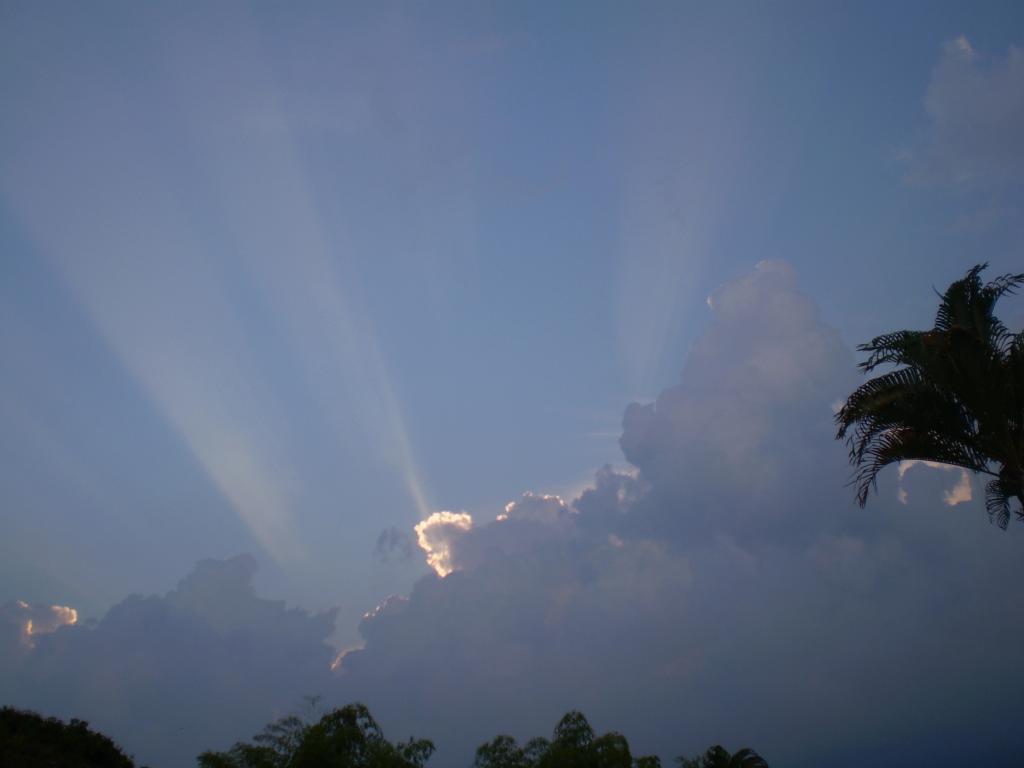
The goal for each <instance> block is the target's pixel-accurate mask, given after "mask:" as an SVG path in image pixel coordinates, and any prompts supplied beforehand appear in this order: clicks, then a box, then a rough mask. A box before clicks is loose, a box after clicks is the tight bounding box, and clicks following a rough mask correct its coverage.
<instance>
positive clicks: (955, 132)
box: [909, 35, 1024, 185]
mask: <svg viewBox="0 0 1024 768" xmlns="http://www.w3.org/2000/svg"><path fill="white" fill-rule="evenodd" d="M925 110H926V113H927V116H928V127H927V134H926V136H925V138H924V140H923V142H922V144H921V146H920V147H918V148H917V149H915V150H914V151H913V153H911V155H910V157H909V159H910V168H909V178H910V180H912V181H915V182H919V183H926V184H953V185H968V184H986V185H987V184H993V183H1002V182H1007V181H1009V182H1020V180H1021V173H1022V171H1024V51H1022V50H1021V49H1020V48H1016V47H1014V46H1011V47H1010V49H1009V51H1008V52H1007V53H1006V56H1005V57H999V58H995V59H993V58H990V57H987V56H986V55H984V54H983V53H981V52H979V51H977V50H975V48H974V46H972V45H971V43H970V41H969V40H968V39H967V38H966V37H964V36H963V35H961V36H960V37H958V38H956V39H955V40H951V41H950V42H948V43H946V45H945V46H944V48H943V52H942V56H941V58H940V59H939V62H938V63H937V64H936V66H935V68H934V70H933V72H932V78H931V82H930V83H929V85H928V91H927V94H926V96H925Z"/></svg>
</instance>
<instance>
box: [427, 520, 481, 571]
mask: <svg viewBox="0 0 1024 768" xmlns="http://www.w3.org/2000/svg"><path fill="white" fill-rule="evenodd" d="M472 527H473V517H472V515H469V514H468V513H466V512H449V511H447V510H443V511H441V512H434V513H433V514H431V515H430V517H428V518H427V519H426V520H423V521H421V522H419V523H417V524H416V528H415V531H416V543H417V544H418V545H419V547H420V549H422V550H423V551H424V552H426V553H427V565H429V566H430V567H431V568H433V569H434V570H435V571H437V573H438V575H439V576H447V575H448V574H449V573H451V572H452V570H453V569H454V568H455V563H454V560H453V557H452V547H453V545H454V543H455V542H456V541H457V540H458V539H459V538H460V537H461V536H462V535H463V534H464V533H465V532H466V531H468V530H470V529H471V528H472Z"/></svg>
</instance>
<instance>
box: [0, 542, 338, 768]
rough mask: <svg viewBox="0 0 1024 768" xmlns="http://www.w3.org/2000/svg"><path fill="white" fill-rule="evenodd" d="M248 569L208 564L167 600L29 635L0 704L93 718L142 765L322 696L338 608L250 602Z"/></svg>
mask: <svg viewBox="0 0 1024 768" xmlns="http://www.w3.org/2000/svg"><path fill="white" fill-rule="evenodd" d="M255 567H256V563H255V560H254V559H253V558H251V557H248V556H242V557H237V558H233V559H230V560H225V561H214V560H206V561H203V562H201V563H199V565H198V566H197V567H196V569H195V570H194V571H193V572H192V573H191V574H190V575H189V576H187V577H186V578H184V579H183V580H182V581H181V582H180V583H179V585H178V587H177V588H176V589H174V590H172V591H171V592H169V593H167V594H166V595H164V596H162V597H158V596H150V597H143V596H139V595H135V596H132V597H129V598H127V599H126V600H124V601H122V602H121V603H119V604H118V605H115V606H114V607H113V608H111V609H110V611H109V612H108V613H107V614H106V615H105V616H104V617H103V618H102V619H101V620H100V621H98V622H92V623H88V624H86V625H82V626H62V627H60V628H58V629H56V630H55V631H53V632H51V633H49V634H44V635H38V636H35V637H34V640H35V642H34V647H33V648H32V649H31V650H30V651H28V652H26V653H23V654H22V656H21V658H19V659H18V660H17V663H16V664H12V665H10V666H8V668H7V669H5V670H3V672H4V680H3V682H4V685H3V688H4V690H5V692H6V694H7V695H6V696H5V702H4V703H5V704H14V705H17V706H23V707H31V708H35V709H39V710H41V711H45V712H47V713H48V714H55V715H58V716H63V717H79V718H82V719H85V720H88V721H89V722H90V723H92V724H93V726H94V727H96V728H98V729H100V730H101V731H104V732H106V733H109V734H110V735H111V736H112V737H113V738H115V739H116V740H117V741H118V742H119V743H120V744H122V745H123V746H124V748H125V749H126V751H128V752H129V753H133V754H135V756H136V757H137V758H138V759H139V760H140V761H141V762H142V763H151V764H153V765H160V766H186V765H192V764H194V761H195V756H196V755H197V754H199V752H201V751H202V750H204V749H210V748H217V747H221V748H223V747H227V746H229V745H230V743H231V742H232V741H234V740H235V739H237V738H241V737H245V736H248V735H249V734H251V733H253V732H255V731H256V730H257V729H258V728H259V727H261V726H262V725H263V724H264V723H266V722H267V721H269V720H270V719H272V718H274V717H277V716H280V715H282V714H285V713H288V712H290V711H293V710H294V709H295V708H297V707H298V706H299V705H300V704H301V703H302V701H303V697H304V696H306V695H315V694H324V695H329V694H330V693H331V691H332V690H333V687H334V680H333V679H332V677H331V676H330V672H329V670H330V664H331V661H332V659H333V657H334V653H335V652H334V650H333V649H332V648H331V647H330V646H329V645H327V643H326V638H327V637H328V636H329V635H330V634H331V632H332V631H333V629H334V616H333V612H326V613H322V614H318V615H310V614H308V613H306V612H305V611H301V610H297V609H289V608H286V607H285V606H284V604H283V603H281V602H278V601H272V600H265V599H262V598H259V597H256V595H255V594H254V592H253V589H252V586H251V579H252V575H253V572H254V571H255ZM0 624H2V622H0Z"/></svg>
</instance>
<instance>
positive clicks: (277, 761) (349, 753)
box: [199, 704, 434, 768]
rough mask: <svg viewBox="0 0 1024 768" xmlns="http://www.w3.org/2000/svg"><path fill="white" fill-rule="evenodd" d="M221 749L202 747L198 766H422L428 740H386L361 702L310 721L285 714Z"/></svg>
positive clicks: (427, 753)
mask: <svg viewBox="0 0 1024 768" xmlns="http://www.w3.org/2000/svg"><path fill="white" fill-rule="evenodd" d="M253 742H254V743H251V744H250V743H247V742H239V743H238V744H235V746H233V747H232V748H231V749H230V750H228V751H227V752H204V753H203V754H201V755H200V756H199V765H200V768H423V766H424V765H425V764H426V762H427V760H428V759H429V758H430V755H431V754H433V752H434V745H433V744H432V743H431V742H430V741H427V740H426V739H415V740H414V739H409V741H405V742H399V743H397V744H392V743H391V742H389V741H387V740H386V739H385V738H384V734H383V733H382V732H381V730H380V726H379V725H377V722H376V721H375V720H374V719H373V717H372V716H371V715H370V712H369V710H368V709H367V708H366V707H365V706H363V705H362V704H349V705H348V706H346V707H342V708H341V709H335V710H334V711H332V712H328V713H327V714H326V715H324V716H323V717H322V718H320V720H319V721H318V722H316V723H306V722H304V721H303V720H302V719H300V718H298V717H295V716H291V717H285V718H282V719H280V720H277V721H276V722H273V723H271V724H270V725H268V726H267V727H266V728H264V729H263V730H262V731H261V732H260V733H258V734H257V735H256V736H255V737H254V738H253Z"/></svg>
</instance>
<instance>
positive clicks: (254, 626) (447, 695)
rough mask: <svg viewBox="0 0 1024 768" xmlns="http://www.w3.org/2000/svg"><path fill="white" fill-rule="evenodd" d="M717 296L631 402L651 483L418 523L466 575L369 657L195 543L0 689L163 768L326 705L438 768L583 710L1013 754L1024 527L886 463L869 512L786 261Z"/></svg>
mask: <svg viewBox="0 0 1024 768" xmlns="http://www.w3.org/2000/svg"><path fill="white" fill-rule="evenodd" d="M710 304H711V307H712V313H713V314H712V321H711V324H710V327H709V329H708V331H707V333H706V334H705V336H704V337H703V338H702V339H700V340H699V341H698V343H697V344H695V346H694V348H693V350H692V353H691V355H690V357H689V358H688V360H687V361H686V364H685V366H684V368H683V373H682V376H681V378H680V382H679V384H678V385H677V386H675V387H672V388H670V389H668V390H666V391H665V392H663V393H662V394H661V396H660V397H659V398H658V400H657V401H656V402H655V403H653V404H648V405H633V406H630V408H629V409H628V410H627V412H626V415H625V418H624V428H623V435H622V447H623V451H624V453H625V454H626V456H627V458H628V459H629V460H630V461H631V463H632V464H633V466H634V467H635V470H634V471H630V472H620V471H615V470H613V469H611V468H610V467H605V468H603V469H601V470H600V471H599V472H598V473H597V475H596V477H595V481H594V484H593V486H592V487H591V488H588V489H586V490H585V491H584V492H583V493H582V494H581V495H580V496H579V497H578V498H576V499H574V500H571V501H570V502H566V501H563V500H561V499H558V498H557V497H551V496H542V495H537V494H524V495H523V496H522V497H520V498H519V499H518V500H516V501H515V502H513V503H511V504H509V505H508V506H506V507H505V508H504V509H495V510H493V511H492V513H491V514H489V515H488V514H480V513H478V514H477V515H476V518H475V519H473V518H471V517H470V515H469V514H468V513H464V512H446V513H436V514H435V515H433V516H432V517H430V518H428V519H427V520H425V521H424V522H423V523H421V525H420V526H419V527H418V530H417V533H418V536H419V543H420V546H421V547H422V548H423V549H424V550H425V553H426V554H427V555H429V556H431V557H433V558H435V560H434V565H435V567H438V566H439V565H442V566H444V567H443V568H438V570H439V571H442V572H445V573H448V575H447V576H445V577H444V578H441V577H439V576H437V575H435V574H430V575H428V576H426V577H424V578H422V579H421V580H420V581H419V582H417V583H416V585H415V587H414V588H413V590H412V592H411V593H410V594H409V595H408V596H392V597H390V598H388V599H386V600H384V601H383V602H382V603H381V604H380V605H379V606H378V607H377V608H376V609H374V610H372V611H370V612H369V613H367V614H366V615H365V617H364V618H363V621H362V623H361V625H360V633H361V635H362V637H363V639H364V646H363V647H362V648H360V649H350V650H348V651H347V652H346V653H344V654H342V655H341V656H340V657H338V658H337V659H336V657H335V651H334V649H332V648H330V647H329V646H328V645H327V644H326V642H325V640H326V638H327V637H328V636H329V634H330V632H331V629H332V617H331V614H329V613H328V614H321V615H316V616H311V615H309V614H307V613H305V612H303V611H298V610H294V609H287V608H285V606H284V605H283V604H281V603H279V602H274V601H269V600H264V599H261V598H259V597H257V596H256V595H255V594H254V592H253V589H252V586H251V578H252V573H253V570H254V567H255V564H254V561H252V560H251V559H250V558H237V559H234V560H230V561H225V562H216V561H206V562H204V563H201V564H200V565H199V566H198V567H197V569H196V570H195V571H194V572H193V574H191V575H190V576H188V577H186V578H185V579H184V580H183V581H182V582H181V584H180V585H179V586H178V588H177V589H175V590H173V591H172V592H170V593H168V594H167V595H165V596H163V597H138V596H136V597H131V598H128V599H127V600H125V601H124V602H123V603H121V604H119V605H118V606H115V607H114V608H113V609H112V610H111V611H110V612H109V613H108V614H107V615H106V616H105V617H104V618H103V619H102V620H101V621H100V622H98V623H96V624H95V625H94V626H64V627H60V628H58V629H56V630H55V631H53V632H52V633H49V634H45V635H40V636H39V637H38V638H37V639H36V641H35V646H34V648H32V649H31V650H29V651H24V652H22V653H21V655H20V656H18V657H17V658H15V659H13V660H11V659H10V658H8V659H7V661H6V662H4V663H6V664H7V666H6V667H5V666H3V664H0V674H2V675H3V681H4V685H5V689H6V690H11V691H14V692H15V694H16V695H15V696H14V703H16V704H20V705H22V706H36V707H39V708H43V709H45V710H46V711H48V712H53V713H54V714H58V715H64V716H70V715H75V716H79V717H85V718H86V719H88V720H90V721H91V722H93V724H94V725H95V726H96V727H99V728H100V729H101V730H105V731H108V732H109V733H110V734H111V735H113V736H114V737H115V738H117V739H118V740H119V741H121V742H122V743H124V744H125V746H126V747H127V748H128V749H129V750H130V751H133V752H135V753H136V754H137V755H138V756H140V757H142V758H144V759H150V758H152V760H153V762H154V763H157V764H160V765H164V766H177V765H187V764H190V761H191V759H192V758H193V757H194V755H195V754H196V753H198V752H199V751H200V750H202V749H207V748H218V747H221V748H222V747H226V746H228V745H229V744H230V743H231V742H232V741H234V740H236V739H238V738H242V737H246V736H248V735H249V734H251V733H252V732H254V731H255V730H256V729H257V728H258V727H259V726H261V725H262V724H263V723H265V722H267V721H269V720H270V719H272V718H273V717H275V716H278V715H281V714H284V713H287V712H289V711H292V710H294V708H295V707H296V706H297V705H298V704H299V703H300V702H301V701H302V697H303V696H305V695H307V694H324V695H325V703H332V704H333V703H334V702H344V701H354V700H359V701H364V702H365V703H367V704H368V705H369V706H370V709H371V711H373V712H374V714H375V716H376V717H377V718H378V719H379V720H380V722H381V723H382V725H383V727H384V728H385V730H386V731H387V732H388V733H391V734H394V735H395V736H396V737H402V736H404V735H406V734H410V733H416V734H424V735H427V736H429V737H431V738H432V739H435V740H436V742H437V743H438V745H439V747H440V749H439V752H438V754H437V756H436V757H435V759H434V760H433V761H432V764H433V765H435V766H438V767H439V768H446V767H447V766H464V765H466V764H467V763H468V762H469V761H470V760H471V756H472V750H473V748H474V747H475V746H476V745H478V744H479V743H481V742H482V741H484V740H485V739H488V738H490V737H492V736H494V735H495V734H496V733H498V732H510V733H511V734H513V735H515V736H517V737H520V738H523V737H529V736H533V735H537V734H540V733H546V732H548V730H549V729H550V725H551V723H552V722H554V721H555V720H556V719H557V718H558V716H559V715H561V714H562V713H563V712H565V711H567V710H569V709H571V708H579V709H582V710H583V711H585V712H586V713H587V715H588V717H590V719H591V721H592V722H593V723H594V724H595V726H596V727H597V729H598V730H607V729H609V728H614V729H616V730H620V731H622V732H623V733H625V734H626V735H627V737H628V738H629V739H630V742H631V744H632V745H633V746H634V747H635V749H636V751H637V752H638V753H650V752H659V753H661V755H662V756H663V757H665V758H670V757H672V756H674V755H678V754H687V753H691V754H692V753H696V752H698V751H700V750H701V749H703V748H705V747H706V746H707V745H708V744H709V743H713V742H723V743H725V744H728V745H733V746H738V745H739V744H752V745H754V746H756V747H757V748H758V749H759V751H761V752H763V753H764V754H765V755H766V756H767V757H768V758H769V760H771V761H772V762H773V764H783V765H790V766H797V768H799V767H800V766H815V765H821V764H825V763H827V764H829V765H834V766H854V765H864V764H878V765H883V764H896V763H899V761H900V760H903V762H904V763H915V762H921V761H922V760H924V759H927V760H928V761H930V762H929V764H934V765H949V766H953V765H961V764H968V763H974V764H978V763H982V762H985V761H986V760H988V761H989V762H990V764H999V759H1000V758H1001V757H1005V755H1008V754H1017V752H1016V751H1015V750H1019V747H1020V746H1021V745H1020V739H1019V737H1017V736H1015V732H1014V731H1013V729H1005V728H1004V727H1003V723H1004V722H1013V721H1014V720H1015V718H1017V717H1019V716H1020V715H1022V714H1024V712H1022V708H1021V706H1020V704H1019V703H1018V702H1017V701H1016V698H1017V697H1016V691H1017V690H1018V689H1019V688H1020V686H1021V685H1024V664H1022V663H1021V662H1019V661H1018V660H1017V658H1016V656H1014V654H1013V653H1012V651H1011V652H1006V651H1005V649H1006V648H1007V645H1006V643H1007V640H1006V638H1013V637H1017V636H1019V635H1020V633H1021V631H1022V630H1024V618H1022V617H1024V597H1021V595H1020V591H1019V590H1014V589H1013V588H1012V587H1009V588H1007V586H1006V585H1013V584H1016V583H1018V582H1019V581H1020V578H1021V575H1022V565H1021V561H1020V557H1019V553H1020V546H1021V541H1020V536H1021V532H1020V531H1019V530H1018V528H1020V527H1019V526H1016V527H1011V529H1010V530H1009V531H1007V532H1002V531H999V530H998V529H996V528H995V527H994V526H990V525H988V524H987V522H986V518H985V514H984V510H983V508H982V507H981V505H980V504H979V503H978V502H977V500H974V501H972V502H966V503H961V504H958V505H956V506H952V507H950V506H947V505H946V504H945V503H944V502H943V494H944V493H945V492H948V491H950V490H951V489H953V488H954V487H955V485H956V482H957V475H956V473H953V472H945V471H937V470H931V469H929V468H927V467H924V468H918V467H915V468H914V469H913V470H912V471H909V472H907V473H905V476H904V477H903V478H899V477H898V474H897V472H896V471H895V470H893V471H892V472H890V473H887V474H885V475H883V476H882V478H881V479H880V484H879V493H878V495H877V496H876V497H873V498H872V503H871V505H869V507H868V509H867V510H864V511H860V510H857V509H855V507H854V505H853V503H852V494H851V491H850V489H849V488H847V487H845V481H846V479H847V477H848V471H847V467H846V466H845V451H844V449H843V447H842V446H841V445H839V444H837V443H836V442H835V441H834V440H833V439H832V435H833V427H832V422H831V413H832V410H831V405H832V403H834V402H835V400H836V399H837V397H841V396H842V394H844V393H845V392H847V391H848V390H849V387H850V386H851V385H852V384H853V383H854V382H855V381H856V378H855V371H854V367H853V362H852V356H851V355H850V353H849V351H848V350H847V349H845V348H844V347H843V345H842V344H841V343H840V341H839V338H838V336H837V334H836V332H835V331H834V330H833V329H831V328H830V327H829V326H828V325H827V324H825V323H824V322H823V321H822V319H821V317H820V313H819V312H818V309H817V308H816V306H815V304H814V302H813V301H811V300H810V299H809V298H808V297H807V296H806V295H804V294H803V293H801V291H800V289H799V287H798V285H797V280H796V276H795V275H794V273H793V271H792V270H791V269H790V268H789V267H787V266H785V265H784V264H780V263H762V264H760V265H759V266H758V267H757V269H755V270H754V271H753V272H751V273H750V274H747V275H744V276H742V277H741V278H739V279H737V280H735V281H732V282H731V283H729V284H727V285H726V286H724V287H723V288H722V289H720V290H719V291H717V292H716V293H715V294H714V296H713V298H712V301H711V302H710ZM901 489H902V490H904V491H906V497H905V499H904V501H905V503H901V502H900V500H899V495H898V492H899V491H900V490H901ZM395 538H396V540H398V539H399V537H395ZM389 539H390V537H385V541H387V540H389ZM4 615H7V614H4ZM18 616H20V614H18ZM17 618H18V617H17V616H16V617H15V619H17ZM16 624H17V621H16V620H14V621H13V623H11V622H8V624H7V625H5V624H4V623H3V621H0V628H2V627H4V626H11V627H14V626H15V625H16ZM8 634H9V633H8ZM11 641H12V638H11V637H8V635H0V642H5V643H9V642H11ZM17 641H18V638H17V637H13V642H17ZM5 647H6V646H5ZM332 662H333V668H334V669H335V673H334V674H331V673H330V672H329V669H330V668H331V667H332ZM992 713H998V714H999V715H1000V717H995V718H994V717H993V716H992Z"/></svg>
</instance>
